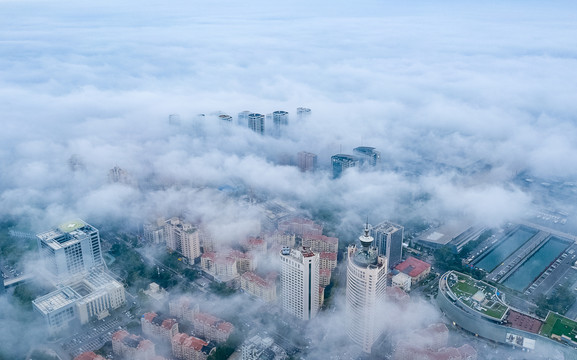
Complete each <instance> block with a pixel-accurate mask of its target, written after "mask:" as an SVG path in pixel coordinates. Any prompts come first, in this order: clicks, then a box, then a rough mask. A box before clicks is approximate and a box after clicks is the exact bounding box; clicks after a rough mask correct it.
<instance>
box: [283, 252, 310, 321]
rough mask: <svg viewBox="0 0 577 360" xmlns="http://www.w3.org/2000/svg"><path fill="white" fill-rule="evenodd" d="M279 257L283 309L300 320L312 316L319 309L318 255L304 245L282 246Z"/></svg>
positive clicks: (308, 318)
mask: <svg viewBox="0 0 577 360" xmlns="http://www.w3.org/2000/svg"><path fill="white" fill-rule="evenodd" d="M280 257H281V262H282V265H281V288H282V307H283V309H284V310H285V311H286V312H288V313H289V314H292V315H294V316H296V317H297V318H299V319H301V320H310V319H312V318H314V317H315V316H316V315H317V312H318V310H319V255H318V254H315V253H313V252H312V251H311V250H309V249H308V248H305V247H302V248H301V249H300V250H295V249H292V250H291V249H290V248H288V247H283V249H282V250H281V253H280Z"/></svg>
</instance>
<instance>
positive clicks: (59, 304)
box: [32, 286, 82, 314]
mask: <svg viewBox="0 0 577 360" xmlns="http://www.w3.org/2000/svg"><path fill="white" fill-rule="evenodd" d="M81 298H82V296H80V295H79V294H78V293H77V292H76V291H74V290H73V289H72V288H71V287H70V286H66V287H63V288H61V289H58V290H55V291H53V292H51V293H48V294H46V295H44V296H40V297H38V298H36V299H35V300H34V301H32V303H33V304H34V306H35V307H36V308H37V309H38V310H39V311H41V312H42V313H43V314H49V313H51V312H52V311H55V310H58V309H61V308H63V307H66V306H69V305H71V304H74V303H75V302H76V301H77V300H80V299H81Z"/></svg>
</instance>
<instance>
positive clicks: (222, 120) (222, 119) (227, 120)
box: [218, 114, 232, 126]
mask: <svg viewBox="0 0 577 360" xmlns="http://www.w3.org/2000/svg"><path fill="white" fill-rule="evenodd" d="M218 120H219V124H220V125H222V126H228V125H232V116H230V115H226V114H221V115H219V116H218Z"/></svg>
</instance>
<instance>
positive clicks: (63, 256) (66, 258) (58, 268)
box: [36, 219, 104, 281]
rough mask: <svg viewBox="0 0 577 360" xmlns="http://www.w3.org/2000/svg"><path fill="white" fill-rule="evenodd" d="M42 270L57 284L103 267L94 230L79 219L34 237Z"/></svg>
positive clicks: (98, 237) (96, 232)
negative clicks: (43, 267) (42, 265)
mask: <svg viewBox="0 0 577 360" xmlns="http://www.w3.org/2000/svg"><path fill="white" fill-rule="evenodd" d="M36 238H37V242H38V249H39V250H40V256H41V258H42V261H43V262H44V265H45V267H46V270H48V272H49V273H50V274H51V275H52V276H53V277H55V278H56V280H58V281H62V280H65V279H67V278H69V277H71V276H73V275H76V274H79V273H85V272H87V271H89V270H90V269H92V268H95V267H99V266H101V265H103V264H104V261H103V260H102V253H101V250H100V236H99V233H98V230H97V229H96V228H95V227H93V226H91V225H88V224H87V223H85V222H84V221H82V220H79V219H78V220H74V221H69V222H67V223H64V224H62V225H60V226H58V227H57V228H56V229H53V230H50V231H46V232H43V233H40V234H37V235H36Z"/></svg>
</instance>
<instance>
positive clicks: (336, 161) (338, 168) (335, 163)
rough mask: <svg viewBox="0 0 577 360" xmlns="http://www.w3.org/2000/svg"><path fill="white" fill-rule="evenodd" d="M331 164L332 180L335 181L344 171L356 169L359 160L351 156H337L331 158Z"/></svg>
mask: <svg viewBox="0 0 577 360" xmlns="http://www.w3.org/2000/svg"><path fill="white" fill-rule="evenodd" d="M331 164H332V167H333V179H337V178H340V177H341V175H342V174H343V171H345V170H346V169H348V168H352V167H357V166H358V165H359V159H358V158H357V157H355V156H352V155H347V154H337V155H333V156H331Z"/></svg>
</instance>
